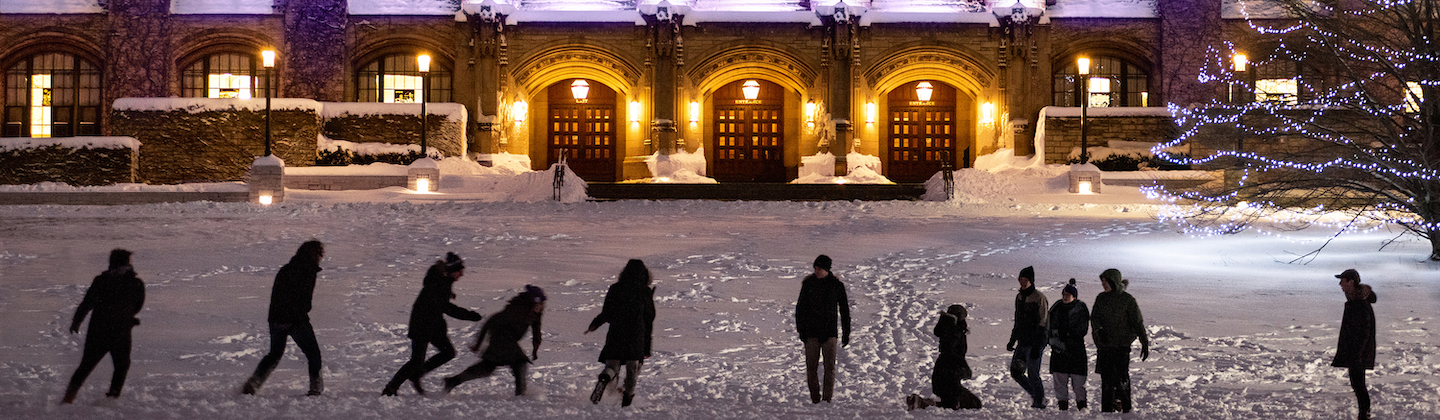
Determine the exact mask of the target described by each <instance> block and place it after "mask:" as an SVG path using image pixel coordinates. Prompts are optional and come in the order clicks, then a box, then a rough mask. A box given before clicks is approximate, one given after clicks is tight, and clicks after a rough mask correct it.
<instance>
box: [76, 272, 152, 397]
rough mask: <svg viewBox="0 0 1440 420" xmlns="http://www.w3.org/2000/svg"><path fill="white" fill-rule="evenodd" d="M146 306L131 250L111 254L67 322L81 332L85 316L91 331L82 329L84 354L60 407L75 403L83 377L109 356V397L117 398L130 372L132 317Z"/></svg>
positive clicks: (137, 322) (135, 321)
mask: <svg viewBox="0 0 1440 420" xmlns="http://www.w3.org/2000/svg"><path fill="white" fill-rule="evenodd" d="M144 305H145V282H143V281H140V278H139V277H135V269H134V268H131V266H130V251H126V250H123V249H115V250H112V251H110V268H108V269H106V270H105V271H104V272H102V273H100V275H98V276H95V279H94V280H92V281H91V283H90V288H89V289H86V290H85V298H83V299H81V300H80V306H79V307H77V308H75V317H74V318H73V319H72V320H71V321H70V333H71V334H75V333H78V332H80V324H81V323H83V322H85V316H86V315H89V314H90V313H91V311H94V316H91V317H90V328H89V329H87V330H85V351H84V353H83V354H82V355H81V356H80V366H79V367H76V368H75V373H74V374H73V375H71V376H70V385H69V386H67V387H66V388H65V397H64V399H63V400H61V403H63V404H70V403H73V402H75V396H76V395H77V394H79V393H80V386H81V385H83V384H84V383H85V378H87V377H89V376H90V372H91V371H92V370H94V369H95V365H98V364H100V359H102V358H104V357H105V355H106V354H109V355H110V363H112V364H114V366H115V370H114V372H113V373H111V375H110V390H109V391H108V392H106V393H105V396H106V397H109V398H112V399H114V398H120V389H121V388H123V387H124V386H125V375H126V373H129V371H130V337H131V335H130V330H131V329H133V328H135V326H136V325H140V320H139V319H137V318H135V314H138V313H140V308H141V307H143V306H144Z"/></svg>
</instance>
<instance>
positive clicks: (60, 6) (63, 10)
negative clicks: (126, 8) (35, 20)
mask: <svg viewBox="0 0 1440 420" xmlns="http://www.w3.org/2000/svg"><path fill="white" fill-rule="evenodd" d="M0 13H5V14H12V13H37V14H68V13H105V8H103V7H100V1H99V0H0Z"/></svg>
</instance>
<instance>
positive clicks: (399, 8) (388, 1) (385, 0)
mask: <svg viewBox="0 0 1440 420" xmlns="http://www.w3.org/2000/svg"><path fill="white" fill-rule="evenodd" d="M191 1H194V0H191ZM242 1H243V0H242ZM348 3H349V8H348V9H347V10H349V12H350V14H351V15H414V16H421V15H453V14H455V12H456V11H457V10H459V7H458V2H456V1H455V0H348Z"/></svg>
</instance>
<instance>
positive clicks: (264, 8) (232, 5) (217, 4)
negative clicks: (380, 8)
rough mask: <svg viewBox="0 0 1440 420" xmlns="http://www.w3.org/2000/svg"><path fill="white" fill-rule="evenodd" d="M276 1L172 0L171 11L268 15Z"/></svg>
mask: <svg viewBox="0 0 1440 420" xmlns="http://www.w3.org/2000/svg"><path fill="white" fill-rule="evenodd" d="M351 1H352V2H354V1H355V0H351ZM274 3H275V0H170V13H174V14H177V15H268V14H272V13H275V8H274ZM352 10H353V9H352Z"/></svg>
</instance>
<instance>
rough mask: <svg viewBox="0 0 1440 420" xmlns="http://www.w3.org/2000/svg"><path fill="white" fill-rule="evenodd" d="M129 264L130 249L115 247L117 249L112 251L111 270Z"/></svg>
mask: <svg viewBox="0 0 1440 420" xmlns="http://www.w3.org/2000/svg"><path fill="white" fill-rule="evenodd" d="M127 265H130V251H126V250H123V249H120V248H115V250H113V251H110V269H111V270H114V269H116V268H120V267H124V266H127Z"/></svg>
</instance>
